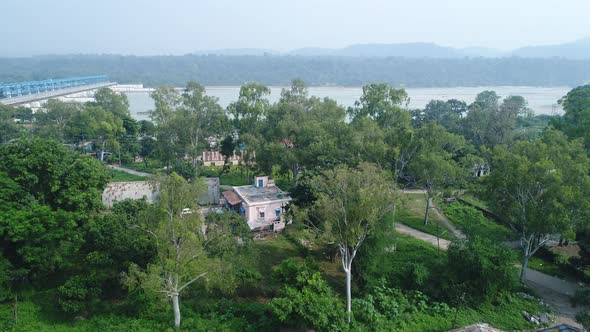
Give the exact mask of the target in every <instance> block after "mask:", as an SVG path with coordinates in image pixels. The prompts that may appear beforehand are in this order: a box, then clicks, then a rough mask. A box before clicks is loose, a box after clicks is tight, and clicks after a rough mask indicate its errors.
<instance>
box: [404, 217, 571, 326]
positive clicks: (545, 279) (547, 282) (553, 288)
mask: <svg viewBox="0 0 590 332" xmlns="http://www.w3.org/2000/svg"><path fill="white" fill-rule="evenodd" d="M435 210H436V209H435ZM441 219H442V218H441ZM444 219H446V218H444ZM395 229H396V231H398V233H400V234H405V235H408V236H411V237H413V238H416V239H419V240H422V241H425V242H428V243H430V244H432V245H433V246H435V247H436V246H438V245H440V249H443V250H447V249H448V247H449V245H450V241H448V240H445V239H437V238H436V236H434V235H431V234H428V233H424V232H422V231H419V230H417V229H414V228H411V227H408V226H406V225H403V224H396V225H395ZM525 284H526V285H527V286H528V287H529V288H530V289H532V290H533V291H534V292H535V294H536V295H537V296H538V297H539V298H540V299H542V300H543V301H544V302H545V303H547V304H549V305H551V307H552V308H553V309H554V310H555V312H556V313H558V315H557V322H558V323H567V324H570V325H572V326H576V327H579V328H581V327H582V326H581V325H580V324H578V323H576V321H575V316H576V313H578V312H580V311H583V308H579V307H578V308H574V307H572V305H571V303H570V296H571V295H573V294H574V293H575V292H576V290H577V289H578V288H579V286H578V285H577V284H575V283H573V282H570V281H565V280H561V279H559V278H555V277H552V276H550V275H547V274H544V273H541V272H539V271H535V270H531V269H527V280H526V282H525Z"/></svg>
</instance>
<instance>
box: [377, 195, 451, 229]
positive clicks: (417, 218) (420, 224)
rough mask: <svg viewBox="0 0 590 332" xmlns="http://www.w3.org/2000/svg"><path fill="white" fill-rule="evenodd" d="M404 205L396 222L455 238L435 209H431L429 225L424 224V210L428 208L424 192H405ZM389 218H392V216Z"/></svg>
mask: <svg viewBox="0 0 590 332" xmlns="http://www.w3.org/2000/svg"><path fill="white" fill-rule="evenodd" d="M402 207H403V209H402V210H401V211H399V212H398V213H397V215H396V220H395V221H396V222H398V223H400V224H404V225H406V226H410V227H412V228H414V229H417V230H419V231H422V232H424V233H428V234H432V235H434V236H437V235H438V236H439V237H440V238H442V239H447V240H453V239H454V236H453V234H452V232H451V231H450V230H449V229H448V228H447V227H446V226H445V225H444V224H442V223H441V222H440V219H439V218H438V216H437V215H436V214H435V213H434V209H431V211H430V214H429V217H428V225H424V212H425V210H426V197H425V196H424V194H405V195H404V201H403V204H402ZM388 218H391V216H389V217H388Z"/></svg>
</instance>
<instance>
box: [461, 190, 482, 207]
mask: <svg viewBox="0 0 590 332" xmlns="http://www.w3.org/2000/svg"><path fill="white" fill-rule="evenodd" d="M458 198H461V199H462V200H464V201H466V202H469V203H471V204H473V205H475V206H477V207H480V208H482V209H486V210H487V209H488V204H487V203H486V202H484V201H482V200H481V199H479V198H477V197H475V196H473V195H471V194H469V193H467V194H463V195H461V196H458Z"/></svg>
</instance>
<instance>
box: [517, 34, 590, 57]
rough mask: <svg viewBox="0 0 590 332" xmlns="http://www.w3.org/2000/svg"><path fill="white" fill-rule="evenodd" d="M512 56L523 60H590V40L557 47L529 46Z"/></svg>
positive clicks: (586, 39)
mask: <svg viewBox="0 0 590 332" xmlns="http://www.w3.org/2000/svg"><path fill="white" fill-rule="evenodd" d="M512 55H514V56H519V57H523V58H549V57H561V58H567V59H590V38H584V39H580V40H576V41H574V42H571V43H564V44H557V45H544V46H527V47H523V48H519V49H516V50H514V51H513V52H512Z"/></svg>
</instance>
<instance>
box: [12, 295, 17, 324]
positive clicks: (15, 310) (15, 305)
mask: <svg viewBox="0 0 590 332" xmlns="http://www.w3.org/2000/svg"><path fill="white" fill-rule="evenodd" d="M12 320H13V321H14V325H18V295H16V294H15V295H14V306H13V308H12Z"/></svg>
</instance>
